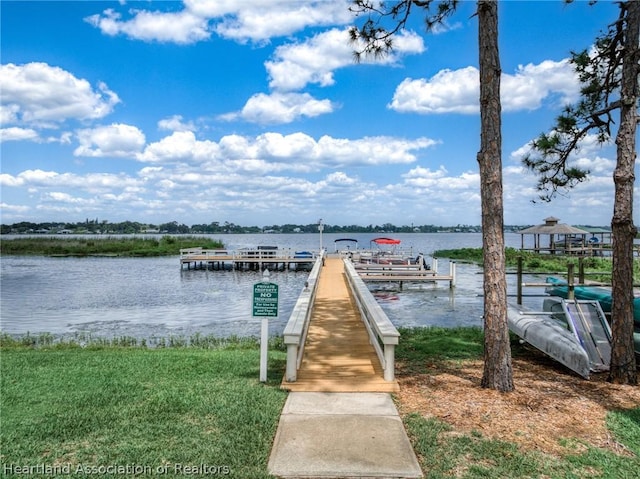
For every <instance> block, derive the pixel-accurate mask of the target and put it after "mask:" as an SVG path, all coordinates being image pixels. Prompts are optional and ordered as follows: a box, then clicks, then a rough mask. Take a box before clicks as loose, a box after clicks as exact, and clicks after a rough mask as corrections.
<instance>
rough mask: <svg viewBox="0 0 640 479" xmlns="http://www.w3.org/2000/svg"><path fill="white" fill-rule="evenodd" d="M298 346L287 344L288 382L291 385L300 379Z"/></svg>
mask: <svg viewBox="0 0 640 479" xmlns="http://www.w3.org/2000/svg"><path fill="white" fill-rule="evenodd" d="M297 366H298V345H297V344H291V343H289V344H287V369H286V378H285V379H286V380H287V381H288V382H290V383H292V382H295V381H296V379H298V367H297Z"/></svg>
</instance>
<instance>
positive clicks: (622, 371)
mask: <svg viewBox="0 0 640 479" xmlns="http://www.w3.org/2000/svg"><path fill="white" fill-rule="evenodd" d="M620 8H623V9H624V8H626V9H627V11H626V24H625V27H624V28H625V31H624V35H625V37H624V57H623V66H622V85H621V93H620V98H621V109H620V129H619V130H618V135H617V137H616V145H617V163H616V169H615V171H614V173H613V180H614V183H615V200H614V207H613V219H612V220H611V231H612V235H613V274H612V285H613V288H612V293H611V294H612V306H611V329H612V335H613V345H612V349H611V369H610V371H609V380H610V381H612V382H614V383H620V384H638V374H637V370H636V359H635V353H634V348H633V240H634V238H635V236H636V228H635V226H634V224H633V187H634V181H635V175H634V166H635V159H636V129H637V121H638V112H637V110H636V105H637V101H638V74H639V72H640V66H639V61H640V54H639V49H638V42H639V40H640V36H639V35H640V2H637V1H630V2H625V3H624V4H622V5H621V7H620ZM621 16H622V15H621Z"/></svg>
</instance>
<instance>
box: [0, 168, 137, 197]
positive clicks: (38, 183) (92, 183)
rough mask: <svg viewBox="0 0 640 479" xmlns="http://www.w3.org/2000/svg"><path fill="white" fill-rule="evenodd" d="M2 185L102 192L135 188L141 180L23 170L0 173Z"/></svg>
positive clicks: (90, 174)
mask: <svg viewBox="0 0 640 479" xmlns="http://www.w3.org/2000/svg"><path fill="white" fill-rule="evenodd" d="M0 184H1V185H3V186H13V187H25V188H31V189H36V190H38V189H41V188H78V189H82V190H85V191H89V192H104V191H105V190H112V189H132V188H133V189H136V188H139V187H140V186H141V181H140V180H138V179H136V178H131V177H129V176H127V175H124V174H121V175H112V174H108V173H89V174H87V175H77V174H74V173H58V172H56V171H44V170H39V169H38V170H25V171H23V172H21V173H19V174H18V175H15V176H14V175H9V174H2V175H0Z"/></svg>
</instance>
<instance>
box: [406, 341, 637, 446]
mask: <svg viewBox="0 0 640 479" xmlns="http://www.w3.org/2000/svg"><path fill="white" fill-rule="evenodd" d="M513 369H514V383H515V387H516V390H515V391H513V392H511V393H500V392H497V391H493V390H487V389H482V388H480V380H481V378H482V361H478V360H473V361H455V362H453V361H448V362H427V363H425V364H424V368H423V370H422V371H418V372H416V371H405V370H403V368H402V365H399V371H398V372H399V374H398V381H399V383H400V393H399V394H398V399H399V409H400V412H401V413H402V414H408V413H419V414H422V415H423V416H425V417H435V418H438V419H440V420H442V421H444V422H446V423H448V424H450V425H451V426H452V427H453V428H454V431H456V432H458V433H459V432H465V433H481V434H482V435H483V436H484V437H487V438H492V439H500V440H504V441H509V442H514V443H516V444H518V445H519V446H520V447H521V448H523V449H529V450H538V451H541V452H545V453H549V454H554V455H560V456H562V455H564V454H566V453H569V452H571V453H575V452H579V451H580V450H581V449H583V448H584V447H585V446H586V445H591V446H594V447H600V448H606V449H610V450H613V451H615V452H617V453H619V454H628V453H629V451H626V450H625V447H624V446H623V445H622V444H620V443H618V442H616V441H615V439H614V438H613V437H611V435H610V434H609V433H608V431H607V427H606V424H605V416H606V413H607V411H610V410H615V409H629V408H634V407H638V406H640V387H637V386H621V385H615V384H610V383H608V382H607V374H606V373H602V374H593V375H592V377H591V379H590V380H588V381H587V380H584V379H582V378H580V377H579V376H577V375H576V374H573V373H572V372H571V371H569V370H567V369H565V368H563V367H562V366H561V365H559V364H558V363H555V362H554V361H552V360H550V359H547V358H546V357H544V356H542V355H539V354H537V353H536V352H535V351H531V352H528V353H527V354H525V355H524V356H519V357H517V358H514V359H513Z"/></svg>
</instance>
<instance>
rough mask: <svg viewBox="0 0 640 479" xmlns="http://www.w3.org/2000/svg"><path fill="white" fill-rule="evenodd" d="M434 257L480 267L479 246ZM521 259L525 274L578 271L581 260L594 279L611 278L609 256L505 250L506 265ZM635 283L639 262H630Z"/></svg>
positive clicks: (437, 253) (639, 274) (513, 265)
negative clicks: (571, 265) (576, 255)
mask: <svg viewBox="0 0 640 479" xmlns="http://www.w3.org/2000/svg"><path fill="white" fill-rule="evenodd" d="M433 255H434V256H435V257H436V258H448V259H452V260H455V261H461V262H467V263H476V264H479V265H481V266H482V264H483V257H482V248H459V249H451V250H439V251H435V252H434V254H433ZM519 258H522V268H523V271H524V272H525V273H540V274H566V273H567V270H568V267H569V264H573V265H574V273H575V275H577V274H578V266H579V264H580V263H582V267H583V268H584V271H585V274H588V275H589V279H591V280H594V281H602V282H607V281H610V279H611V277H610V275H611V268H612V266H613V263H612V258H611V257H610V256H609V257H601V256H588V257H583V258H579V257H575V256H563V255H549V254H540V253H534V252H531V251H520V250H518V249H515V248H506V249H505V259H506V263H507V268H509V269H511V270H514V269H515V268H516V266H517V265H518V260H519ZM633 277H634V283H639V282H640V261H634V262H633Z"/></svg>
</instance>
